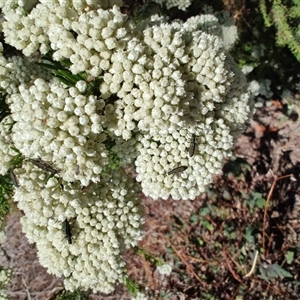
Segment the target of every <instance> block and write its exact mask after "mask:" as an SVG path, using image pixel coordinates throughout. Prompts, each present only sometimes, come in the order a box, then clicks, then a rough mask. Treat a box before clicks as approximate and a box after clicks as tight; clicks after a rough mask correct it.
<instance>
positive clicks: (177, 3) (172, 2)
mask: <svg viewBox="0 0 300 300" xmlns="http://www.w3.org/2000/svg"><path fill="white" fill-rule="evenodd" d="M153 1H154V2H156V3H158V4H160V5H163V4H165V5H166V7H167V9H170V8H172V7H177V8H178V9H181V10H186V9H187V8H188V7H189V6H190V5H191V3H192V1H191V0H153Z"/></svg>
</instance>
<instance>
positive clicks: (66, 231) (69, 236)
mask: <svg viewBox="0 0 300 300" xmlns="http://www.w3.org/2000/svg"><path fill="white" fill-rule="evenodd" d="M62 230H63V232H64V234H65V237H66V239H67V241H68V244H72V230H71V225H70V223H69V221H68V219H65V220H64V221H63V222H62Z"/></svg>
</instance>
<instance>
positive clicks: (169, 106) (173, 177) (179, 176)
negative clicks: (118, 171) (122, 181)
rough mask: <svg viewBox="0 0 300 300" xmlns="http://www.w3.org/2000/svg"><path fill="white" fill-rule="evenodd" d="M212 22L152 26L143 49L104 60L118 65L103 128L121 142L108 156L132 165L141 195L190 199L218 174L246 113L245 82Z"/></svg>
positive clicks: (202, 19)
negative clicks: (117, 81) (117, 80)
mask: <svg viewBox="0 0 300 300" xmlns="http://www.w3.org/2000/svg"><path fill="white" fill-rule="evenodd" d="M208 20H210V21H211V22H210V23H209V21H208ZM216 20H217V19H216V17H214V16H211V15H209V16H206V17H205V16H204V17H203V16H200V17H193V18H191V19H189V20H187V21H186V22H185V23H180V22H177V23H172V24H166V23H162V24H160V25H157V24H156V25H153V26H151V27H149V28H146V29H145V30H144V40H143V43H142V42H139V43H138V42H137V41H132V43H133V44H134V46H131V45H130V43H129V45H128V47H127V49H128V51H127V52H125V51H124V52H122V53H116V54H114V55H113V56H112V58H115V57H116V58H115V61H120V62H122V65H121V66H120V68H119V69H118V70H119V72H120V73H121V74H122V76H123V79H124V81H125V83H126V85H125V83H124V84H123V85H121V84H120V89H119V90H118V93H117V95H118V96H119V97H120V99H119V100H117V101H115V102H114V104H113V105H108V107H109V109H108V111H107V119H109V128H110V130H112V129H113V133H114V134H115V135H116V136H117V137H119V136H120V137H122V138H118V139H117V142H116V146H115V149H114V150H115V152H116V153H118V155H119V156H120V157H121V158H122V160H123V161H124V163H128V162H132V163H135V165H136V170H137V173H138V176H137V180H138V181H140V182H141V185H142V188H143V192H144V193H145V194H146V195H147V196H150V197H152V198H154V199H157V198H160V197H161V198H163V199H167V198H168V197H169V196H170V195H171V197H172V198H173V199H195V197H196V196H198V195H199V193H201V192H203V191H204V190H205V186H206V185H207V184H209V183H210V182H211V178H212V174H218V173H220V172H221V167H222V162H223V159H224V158H225V157H228V156H230V155H231V148H232V147H233V144H234V142H235V139H236V138H237V136H238V134H239V133H240V132H241V131H242V130H243V128H244V126H245V123H246V122H247V120H248V119H249V118H250V117H251V115H252V113H253V109H252V108H253V104H252V101H251V99H250V94H249V93H248V91H247V83H246V79H245V77H244V75H243V74H242V72H241V71H240V70H239V69H238V68H237V66H236V65H235V63H234V62H233V60H232V58H231V56H230V55H229V54H228V53H226V51H225V49H224V44H223V40H222V37H223V31H222V29H221V25H220V24H219V25H218V23H217V22H216ZM207 24H212V28H211V27H209V26H208V25H207ZM217 25H218V26H219V27H218V28H217ZM208 32H210V33H208ZM145 45H146V46H145ZM131 48H132V49H131ZM130 49H131V51H130ZM146 49H147V50H146ZM125 66H126V69H125ZM128 66H129V67H128ZM108 71H109V70H108ZM107 77H109V78H112V76H107ZM104 80H105V79H104ZM111 80H112V79H111ZM105 84H106V85H109V84H110V82H109V81H106V83H105ZM127 86H129V87H130V88H128V90H126V88H127ZM100 89H101V88H100ZM189 148H194V150H193V151H189ZM189 152H190V153H191V152H193V153H192V155H190V154H189ZM177 171H178V172H177ZM179 171H182V172H179Z"/></svg>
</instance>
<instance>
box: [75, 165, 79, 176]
mask: <svg viewBox="0 0 300 300" xmlns="http://www.w3.org/2000/svg"><path fill="white" fill-rule="evenodd" d="M79 173H80V167H79V166H78V165H76V167H75V175H79Z"/></svg>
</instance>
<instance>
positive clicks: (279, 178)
mask: <svg viewBox="0 0 300 300" xmlns="http://www.w3.org/2000/svg"><path fill="white" fill-rule="evenodd" d="M291 176H292V174H288V175H284V176H280V177H277V176H275V175H274V174H273V177H274V181H273V183H272V186H271V188H270V191H269V193H268V197H267V201H266V205H265V210H264V219H263V228H262V229H263V232H262V246H263V251H264V253H265V251H266V249H265V242H266V230H265V229H266V222H267V213H268V206H269V202H270V199H271V196H272V194H273V192H274V189H275V185H276V183H277V181H278V180H281V179H284V178H287V177H291Z"/></svg>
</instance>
